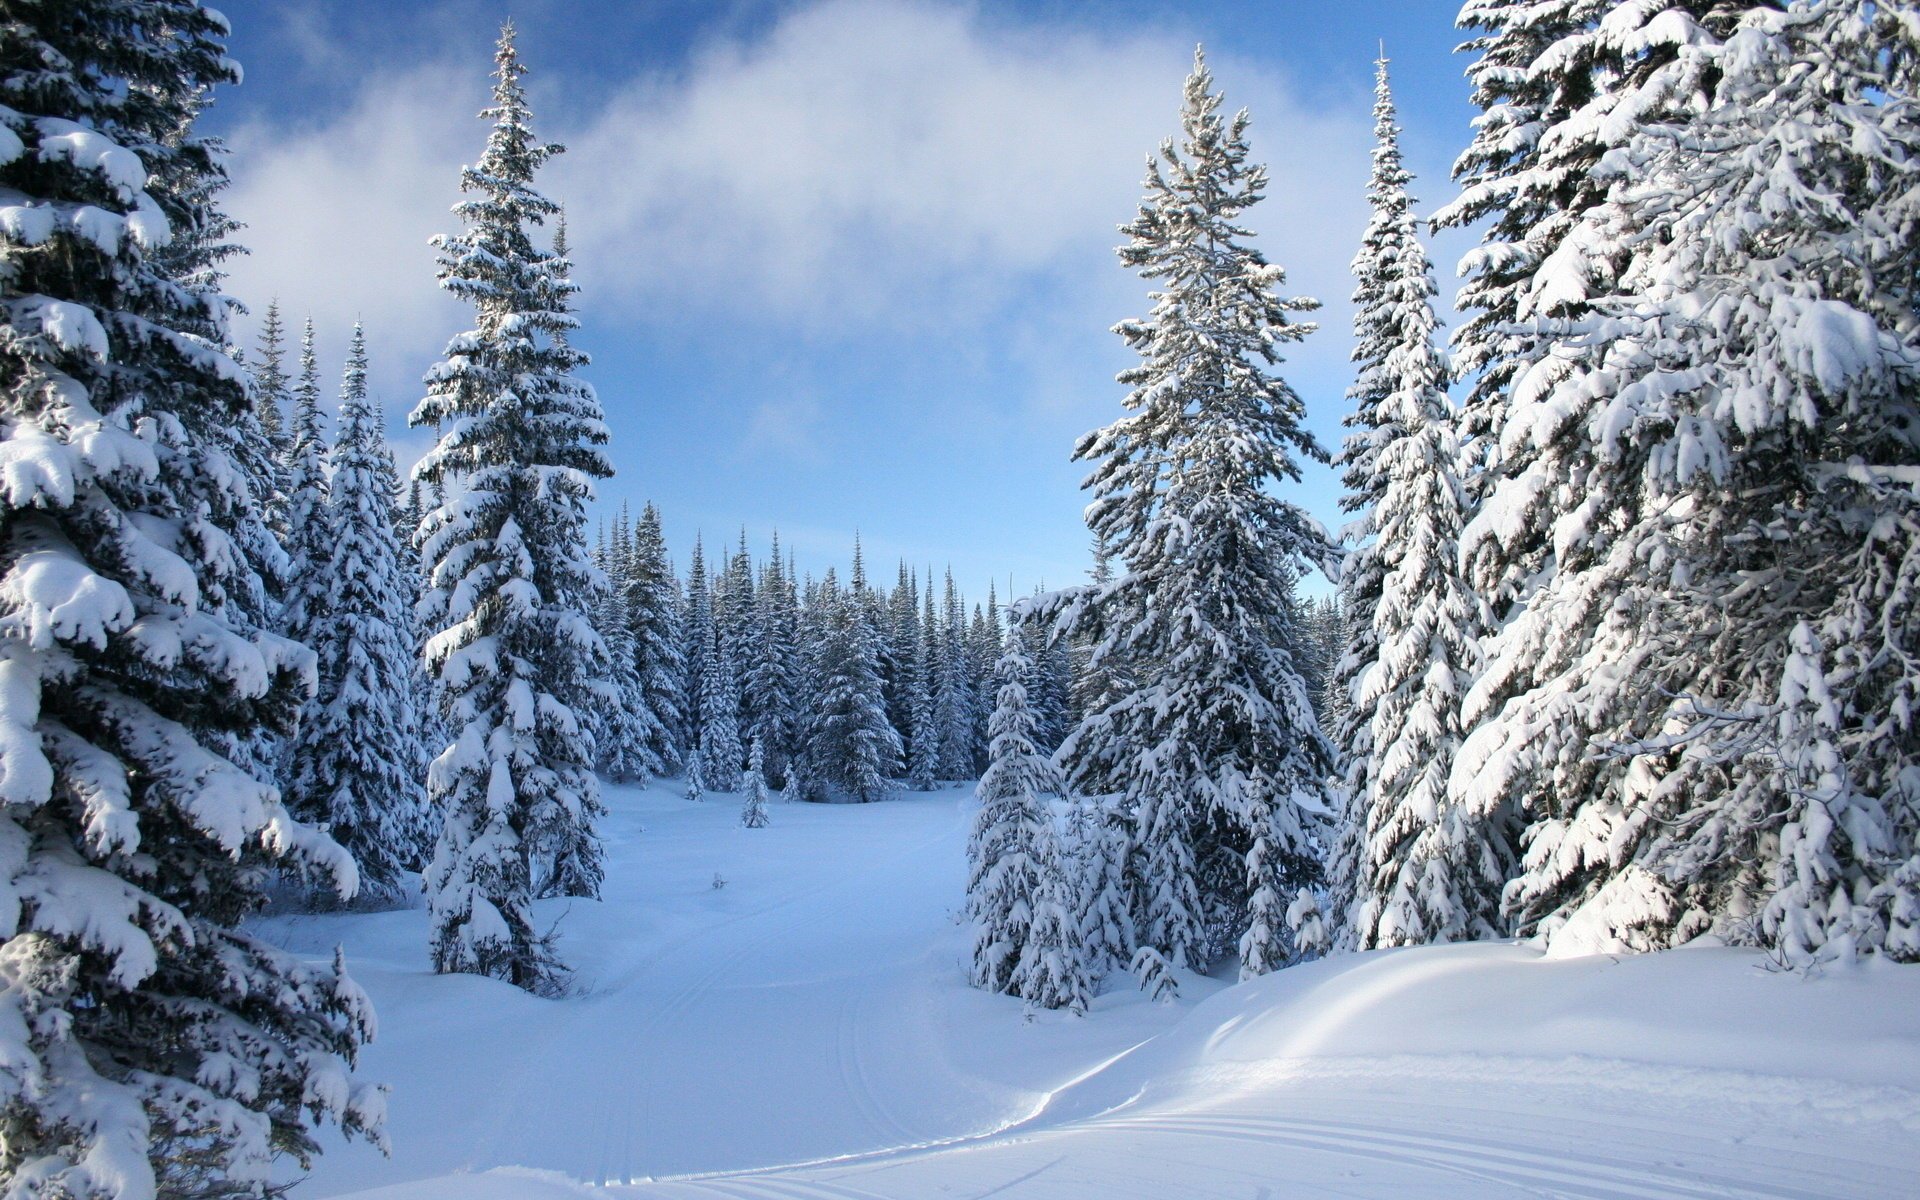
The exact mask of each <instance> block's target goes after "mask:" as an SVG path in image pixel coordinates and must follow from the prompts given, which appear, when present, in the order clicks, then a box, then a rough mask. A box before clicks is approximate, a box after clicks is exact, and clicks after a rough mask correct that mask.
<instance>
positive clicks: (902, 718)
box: [881, 558, 920, 745]
mask: <svg viewBox="0 0 1920 1200" xmlns="http://www.w3.org/2000/svg"><path fill="white" fill-rule="evenodd" d="M915 584H916V580H915V579H914V575H913V572H912V571H910V570H908V568H907V560H906V559H904V558H903V559H901V560H900V569H899V572H898V574H897V576H896V577H895V580H894V585H893V590H892V591H891V592H889V593H887V599H886V624H885V628H886V637H885V638H884V639H883V640H884V641H885V643H886V651H887V653H886V656H885V658H884V659H883V661H882V663H881V666H882V668H883V674H884V676H885V678H886V684H887V720H888V721H890V722H892V723H893V730H894V732H895V733H898V734H899V735H900V741H901V742H902V744H906V745H911V743H912V739H913V705H914V690H913V674H914V671H915V670H916V669H917V665H916V662H915V659H916V657H917V656H918V655H919V653H920V595H919V592H920V589H919V588H918V587H917V586H915Z"/></svg>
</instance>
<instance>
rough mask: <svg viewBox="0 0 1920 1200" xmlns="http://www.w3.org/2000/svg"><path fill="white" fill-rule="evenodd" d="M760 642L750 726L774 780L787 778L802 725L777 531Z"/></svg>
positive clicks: (763, 577) (763, 581) (750, 682)
mask: <svg viewBox="0 0 1920 1200" xmlns="http://www.w3.org/2000/svg"><path fill="white" fill-rule="evenodd" d="M754 607H755V610H756V613H755V618H754V641H753V646H752V648H751V649H752V655H751V661H750V662H749V663H748V666H747V675H746V681H745V685H744V687H743V689H742V690H743V692H746V693H750V694H751V695H752V696H753V713H754V723H753V726H752V727H751V728H750V729H748V730H746V734H747V737H748V739H749V740H750V741H751V742H756V743H759V745H760V747H761V752H762V754H763V755H764V764H763V766H764V770H765V771H766V777H767V779H768V781H769V783H771V782H772V781H773V780H780V781H781V782H783V783H784V782H785V780H786V772H787V763H788V761H789V760H790V759H791V758H792V755H793V748H794V744H795V741H796V737H795V733H794V730H795V729H796V727H797V724H798V717H797V715H796V713H795V708H796V706H797V705H798V703H799V700H798V697H797V695H796V693H795V692H794V674H793V673H794V654H795V649H794V635H795V631H796V627H797V625H796V617H797V614H796V613H795V612H794V595H793V588H792V584H791V581H790V579H789V577H788V575H787V568H786V564H785V563H784V562H783V561H782V560H781V557H780V535H779V533H778V532H776V533H775V534H774V535H773V553H772V556H771V557H770V558H769V559H768V560H767V565H766V567H765V568H764V569H763V570H762V571H761V573H760V581H759V585H758V587H757V588H756V589H755V592H754Z"/></svg>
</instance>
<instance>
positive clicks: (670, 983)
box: [262, 788, 1920, 1200]
mask: <svg viewBox="0 0 1920 1200" xmlns="http://www.w3.org/2000/svg"><path fill="white" fill-rule="evenodd" d="M607 799H608V803H609V805H610V807H611V810H612V811H611V814H610V816H609V818H608V821H607V823H606V826H605V832H606V834H607V841H608V847H607V849H608V869H607V886H606V899H605V900H604V901H603V902H601V903H590V902H574V903H572V904H571V905H570V906H569V905H568V904H565V903H561V902H555V903H551V904H544V905H542V906H541V914H542V916H543V918H544V919H547V920H554V919H561V924H560V929H561V949H562V954H563V956H564V957H565V958H566V959H567V960H568V961H569V962H570V963H572V964H573V965H574V966H575V967H576V968H577V970H578V980H577V983H578V989H577V990H578V993H579V994H578V995H576V996H575V997H574V998H571V999H567V1000H562V1001H549V1000H540V999H534V998H531V997H528V996H525V995H523V994H521V993H519V992H517V991H515V990H514V989H512V988H510V987H507V986H505V985H503V984H498V983H493V982H490V981H487V980H482V979H477V978H471V977H458V976H454V977H439V976H434V975H431V974H429V973H428V972H427V968H426V956H425V949H424V944H425V914H424V912H422V911H419V910H414V911H406V912H395V913H382V914H375V915H350V916H315V917H292V918H278V919H275V920H272V921H268V922H265V923H263V926H262V928H263V929H264V931H265V932H266V933H267V934H268V936H270V937H273V938H274V939H275V940H278V941H280V942H282V943H284V944H287V945H290V946H293V947H295V948H297V949H299V950H301V951H302V952H305V953H311V954H313V955H315V956H321V955H323V954H327V953H330V952H331V948H332V946H333V945H334V943H336V942H342V943H344V944H345V946H346V948H347V953H348V961H349V963H350V965H351V966H352V968H353V971H354V974H355V976H356V977H357V978H358V979H359V980H360V981H361V982H362V983H363V984H364V985H365V986H366V987H367V988H368V990H369V991H370V992H371V993H372V994H373V997H374V999H375V1001H376V1003H377V1004H378V1006H379V1010H380V1036H379V1039H378V1041H377V1042H376V1043H375V1045H373V1046H372V1047H371V1048H370V1049H369V1050H368V1052H367V1054H366V1055H365V1058H364V1060H363V1069H364V1073H365V1074H366V1075H367V1077H369V1078H373V1079H380V1080H385V1081H388V1082H390V1083H391V1084H392V1087H393V1094H392V1096H391V1099H390V1109H391V1120H390V1124H389V1128H390V1132H391V1136H392V1138H393V1142H394V1155H393V1157H392V1158H391V1159H384V1158H382V1157H381V1156H380V1155H379V1154H378V1153H377V1152H376V1151H374V1150H371V1149H369V1148H367V1147H365V1146H363V1145H346V1146H341V1145H331V1146H330V1147H329V1152H328V1153H327V1154H326V1156H325V1157H324V1158H323V1159H322V1160H321V1161H320V1162H319V1163H318V1164H317V1165H316V1167H315V1170H314V1172H313V1174H312V1176H311V1178H310V1179H309V1180H308V1181H307V1182H306V1183H304V1184H303V1185H301V1187H300V1188H299V1189H298V1191H297V1192H296V1196H305V1197H307V1198H308V1200H319V1198H320V1197H330V1196H340V1195H345V1194H351V1193H360V1192H370V1191H375V1190H377V1192H378V1194H379V1195H380V1196H382V1197H383V1198H386V1200H456V1198H457V1200H520V1198H523V1197H524V1198H528V1200H547V1198H549V1197H551V1198H553V1200H564V1198H567V1197H578V1196H580V1195H581V1194H582V1193H583V1192H585V1191H594V1192H596V1193H599V1192H604V1191H607V1190H614V1191H619V1192H621V1193H625V1194H627V1195H630V1196H631V1197H632V1200H652V1198H656V1197H659V1198H673V1200H682V1198H693V1197H734V1198H745V1197H794V1198H814V1200H826V1198H833V1197H842V1198H855V1197H860V1198H885V1200H914V1198H916V1197H968V1198H978V1197H987V1196H997V1197H1019V1196H1025V1197H1047V1198H1059V1200H1080V1198H1086V1200H1092V1198H1094V1197H1099V1198H1100V1200H1115V1198H1121V1197H1136V1196H1137V1197H1153V1198H1155V1200H1184V1198H1187V1197H1196V1198H1197V1197H1233V1198H1236V1200H1288V1198H1292V1197H1323V1196H1324V1197H1393V1198H1395V1200H1403V1198H1414V1197H1459V1198H1467V1197H1472V1198H1476V1200H1477V1198H1483V1197H1491V1198H1499V1197H1518V1196H1555V1197H1637V1198H1681V1197H1684V1198H1687V1200H1706V1198H1709V1197H1729V1196H1740V1197H1764V1198H1772V1200H1786V1198H1793V1200H1810V1198H1815V1197H1820V1198H1826V1197H1848V1198H1870V1197H1872V1198H1877V1197H1903V1196H1920V968H1911V967H1893V966H1887V965H1884V964H1879V965H1873V966H1869V967H1864V968H1851V969H1847V970H1843V971H1836V972H1830V973H1828V974H1827V975H1825V976H1823V977H1819V978H1814V979H1807V978H1803V977H1800V976H1794V975H1783V974H1779V973H1775V972H1771V971H1768V970H1765V969H1763V967H1764V963H1763V961H1762V960H1761V959H1759V958H1758V957H1757V956H1755V955H1752V954H1749V953H1746V952H1741V951H1733V950H1725V949H1689V950H1683V951H1678V952H1674V953H1669V954H1666V955H1660V956H1651V957H1643V958H1626V959H1612V958H1604V957H1603V958H1585V959H1571V960H1559V961H1549V960H1545V959H1542V958H1541V957H1540V956H1539V955H1537V954H1535V953H1534V952H1533V951H1531V950H1528V949H1526V948H1524V947H1518V946H1504V945H1503V946H1464V947H1439V948H1432V949H1424V950H1415V951H1400V952H1387V953H1375V954H1369V955H1363V956H1355V957H1348V958H1342V959H1336V960H1332V961H1327V962H1321V963H1314V964H1309V965H1307V966H1303V967H1296V968H1293V969H1290V970H1287V971H1284V972H1281V973H1280V974H1278V975H1275V976H1271V977H1268V978H1266V979H1263V980H1259V981H1257V982H1255V983H1252V984H1248V985H1241V986H1235V987H1226V986H1224V985H1223V984H1221V983H1218V982H1215V981H1212V980H1202V979H1189V980H1187V981H1186V983H1185V986H1184V989H1183V992H1184V995H1183V999H1182V1000H1181V1002H1180V1003H1179V1004H1177V1005H1171V1006H1157V1005H1152V1004H1148V1003H1145V1002H1144V1001H1143V1000H1142V999H1141V998H1140V997H1139V996H1138V994H1137V993H1136V992H1134V991H1133V990H1132V989H1131V988H1129V987H1125V986H1122V987H1121V988H1120V989H1119V990H1116V991H1114V992H1111V993H1109V994H1107V995H1105V996H1102V997H1100V999H1099V1001H1098V1002H1097V1003H1096V1005H1095V1010H1094V1013H1093V1015H1091V1016H1090V1017H1088V1018H1087V1019H1084V1020H1075V1019H1073V1018H1070V1017H1063V1016H1059V1015H1055V1014H1043V1015H1041V1016H1039V1017H1037V1018H1035V1019H1034V1020H1031V1021H1028V1020H1026V1019H1024V1018H1023V1015H1022V1013H1021V1009H1020V1005H1019V1003H1018V1002H1017V1001H1013V1000H1009V999H1005V998H1001V997H994V996H987V995H983V994H981V993H979V992H976V991H973V990H971V989H968V988H967V987H965V986H964V983H963V968H962V962H963V959H964V955H965V948H966V947H965V931H964V930H963V929H962V928H961V927H960V926H959V925H957V924H956V923H955V921H954V914H955V912H956V911H957V909H958V908H959V906H960V902H961V891H962V884H963V878H964V866H965V864H964V847H965V835H966V820H967V814H968V810H969V797H968V793H967V792H965V791H963V790H950V791H947V792H941V793H936V794H934V795H931V796H916V795H907V796H902V797H901V798H899V799H898V800H895V801H891V802H888V803H884V804H873V805H846V806H815V805H781V804H776V805H775V806H774V809H773V825H772V826H771V827H770V828H768V829H762V830H744V829H741V828H739V827H738V826H737V824H736V821H737V815H738V810H737V806H736V805H735V804H734V803H733V801H732V798H730V797H726V796H709V798H708V799H707V801H706V802H704V803H697V804H696V803H690V802H688V801H687V800H685V799H683V798H682V797H681V796H680V795H679V794H678V793H677V791H673V790H667V789H659V790H648V791H641V790H637V789H630V788H611V789H609V791H608V795H607ZM716 875H717V876H718V877H719V879H721V880H723V881H724V883H725V886H724V887H715V886H714V882H715V877H716ZM563 914H564V919H562V916H563Z"/></svg>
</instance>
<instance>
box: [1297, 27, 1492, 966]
mask: <svg viewBox="0 0 1920 1200" xmlns="http://www.w3.org/2000/svg"><path fill="white" fill-rule="evenodd" d="M1376 67H1377V74H1376V80H1375V91H1374V110H1373V111H1374V136H1375V138H1376V144H1375V148H1374V153H1373V179H1372V182H1371V183H1370V185H1369V186H1368V189H1367V199H1368V202H1369V203H1370V205H1371V207H1372V211H1373V215H1372V218H1371V219H1370V220H1369V221H1368V223H1367V228H1366V231H1365V233H1364V234H1363V235H1362V237H1361V243H1360V253H1359V255H1358V256H1357V257H1356V258H1355V259H1354V262H1353V273H1354V277H1355V279H1356V281H1357V287H1356V289H1355V291H1354V297H1353V299H1354V308H1355V311H1354V340H1355V347H1354V352H1353V357H1354V361H1355V362H1356V363H1357V364H1358V365H1359V373H1358V378H1357V379H1356V381H1355V383H1354V385H1353V387H1352V389H1351V390H1350V391H1349V392H1348V396H1349V397H1350V398H1351V399H1352V400H1353V402H1354V405H1355V411H1354V413H1353V415H1352V416H1350V417H1349V418H1348V419H1347V424H1348V426H1349V427H1350V428H1351V429H1352V430H1353V433H1352V434H1351V435H1349V437H1348V438H1347V443H1346V447H1345V449H1344V451H1343V453H1342V455H1341V465H1342V467H1343V468H1344V469H1345V479H1346V485H1347V496H1346V500H1345V505H1346V507H1347V508H1348V509H1349V510H1350V511H1354V512H1357V513H1358V514H1359V519H1358V520H1357V521H1356V522H1355V528H1354V529H1353V530H1352V531H1351V535H1350V536H1354V537H1356V538H1365V539H1368V540H1367V541H1366V542H1365V544H1363V545H1360V546H1358V547H1356V548H1355V549H1354V551H1353V552H1352V553H1351V554H1350V555H1349V556H1348V558H1347V562H1346V567H1345V570H1344V572H1343V575H1342V578H1341V601H1342V603H1343V605H1344V606H1345V607H1346V608H1347V609H1348V610H1349V611H1350V612H1351V613H1352V614H1353V618H1352V621H1351V625H1350V628H1351V630H1352V635H1351V641H1350V643H1349V645H1348V647H1347V650H1346V653H1345V654H1344V656H1343V657H1342V658H1341V660H1340V663H1339V664H1338V666H1337V668H1336V672H1335V673H1336V674H1337V675H1338V676H1339V678H1340V685H1341V686H1343V687H1344V688H1345V689H1346V691H1347V693H1348V695H1349V696H1350V697H1351V707H1350V708H1349V709H1348V716H1347V719H1346V721H1345V723H1344V725H1343V726H1342V728H1341V729H1340V730H1339V737H1340V740H1341V741H1342V743H1343V744H1344V745H1343V749H1344V751H1345V758H1346V787H1347V798H1346V804H1347V815H1346V820H1345V824H1344V827H1343V829H1342V831H1341V836H1340V841H1339V845H1340V852H1339V856H1338V857H1337V858H1336V861H1335V863H1334V879H1333V892H1334V907H1335V910H1336V911H1337V912H1339V913H1340V914H1341V916H1342V919H1343V921H1344V922H1345V926H1346V940H1347V941H1348V942H1349V943H1350V944H1351V945H1353V946H1355V947H1358V948H1361V949H1366V948H1370V947H1373V946H1400V945H1418V944H1422V943H1426V942H1436V941H1455V940H1459V939H1462V938H1475V937H1486V936H1491V935H1492V934H1493V933H1494V932H1495V931H1496V930H1498V929H1499V927H1500V914H1499V906H1500V888H1501V886H1502V884H1503V883H1504V882H1505V880H1506V876H1507V871H1508V867H1509V865H1510V862H1511V857H1510V854H1509V853H1508V852H1507V851H1506V849H1505V847H1504V845H1503V841H1504V832H1505V831H1504V830H1502V829H1499V828H1498V827H1492V828H1490V827H1488V826H1487V825H1486V824H1484V823H1482V822H1477V821H1473V820H1470V819H1469V814H1467V813H1466V812H1464V811H1462V810H1461V809H1460V808H1459V807H1458V806H1457V805H1454V804H1451V803H1450V802H1449V800H1448V797H1447V777H1448V774H1449V773H1450V772H1451V770H1452V768H1453V758H1454V752H1455V751H1456V750H1457V749H1458V747H1459V743H1460V737H1461V729H1460V701H1461V698H1462V697H1463V696H1464V695H1465V693H1466V690H1467V688H1468V686H1469V685H1470V684H1471V682H1472V672H1473V668H1474V655H1475V648H1476V644H1477V639H1478V637H1479V636H1480V632H1481V629H1482V627H1483V622H1482V620H1481V618H1480V611H1479V603H1478V600H1477V598H1476V597H1475V596H1474V595H1473V593H1472V591H1471V590H1470V589H1469V588H1468V587H1467V585H1466V582H1465V580H1464V579H1463V578H1462V577H1461V574H1460V568H1459V558H1460V553H1459V543H1460V529H1461V526H1462V524H1463V523H1464V521H1465V510H1464V505H1465V497H1464V494H1463V489H1462V485H1461V481H1460V462H1461V456H1460V447H1459V443H1458V440H1457V438H1456V436H1455V433H1454V427H1453V416H1454V414H1453V409H1452V405H1451V403H1450V401H1449V400H1448V398H1447V393H1446V384H1447V366H1446V362H1445V361H1444V359H1443V358H1442V356H1441V354H1440V352H1439V351H1438V350H1437V349H1436V348H1435V346H1434V331H1435V330H1436V329H1437V328H1438V326H1439V321H1438V319H1437V318H1436V317H1435V315H1434V311H1433V295H1434V292H1435V288H1434V283H1433V271H1432V267H1431V265H1430V264H1429V262H1428V259H1427V254H1426V250H1425V249H1424V248H1423V247H1422V246H1421V244H1420V235H1419V231H1418V229H1417V228H1416V223H1415V217H1414V215H1413V203H1414V202H1413V199H1412V197H1411V196H1409V195H1408V192H1407V185H1408V183H1409V182H1410V181H1411V179H1412V176H1411V175H1410V174H1409V172H1408V171H1407V169H1406V167H1405V165H1404V164H1403V162H1402V160H1401V156H1400V129H1399V126H1398V124H1397V122H1396V119H1395V114H1394V105H1393V95H1392V90H1391V86H1390V84H1389V82H1388V75H1387V60H1386V59H1385V58H1382V59H1380V61H1379V62H1378V63H1377V64H1376Z"/></svg>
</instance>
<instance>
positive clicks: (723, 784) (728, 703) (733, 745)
mask: <svg viewBox="0 0 1920 1200" xmlns="http://www.w3.org/2000/svg"><path fill="white" fill-rule="evenodd" d="M707 628H708V631H709V632H708V635H707V653H706V656H705V660H706V661H705V664H704V666H703V668H702V670H701V675H700V776H701V782H702V784H703V785H704V786H706V787H709V788H712V789H713V790H714V791H717V792H737V791H739V790H740V758H741V753H740V724H739V706H740V692H739V688H738V686H737V685H736V684H735V683H734V678H733V670H732V668H731V667H729V666H728V665H727V646H726V643H725V641H724V640H723V638H722V634H721V631H720V623H719V622H717V621H714V622H709V623H708V626H707Z"/></svg>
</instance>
